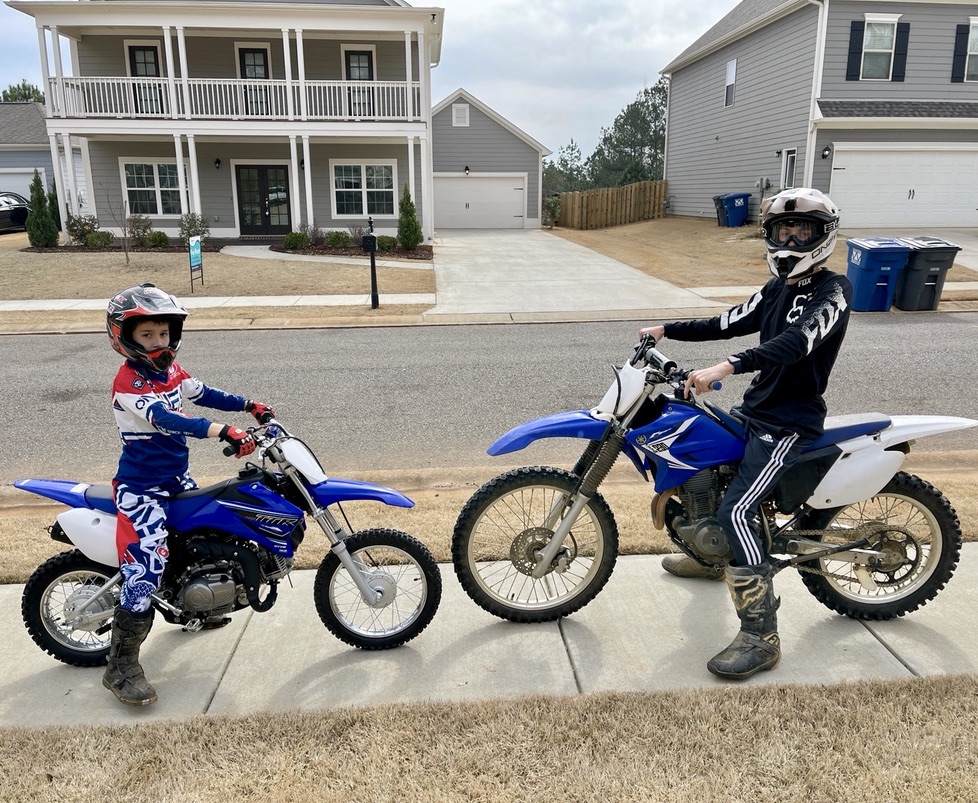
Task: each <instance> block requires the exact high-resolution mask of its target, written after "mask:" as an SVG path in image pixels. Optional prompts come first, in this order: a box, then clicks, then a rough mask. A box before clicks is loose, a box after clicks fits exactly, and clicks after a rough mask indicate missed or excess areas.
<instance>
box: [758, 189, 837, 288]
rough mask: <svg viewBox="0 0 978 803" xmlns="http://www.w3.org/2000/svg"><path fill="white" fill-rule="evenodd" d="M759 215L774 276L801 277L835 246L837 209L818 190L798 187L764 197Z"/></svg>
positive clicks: (824, 257) (825, 257) (811, 269)
mask: <svg viewBox="0 0 978 803" xmlns="http://www.w3.org/2000/svg"><path fill="white" fill-rule="evenodd" d="M761 215H762V221H761V227H762V228H763V229H764V244H765V245H766V246H767V264H768V267H769V268H770V269H771V273H773V274H774V275H775V276H779V277H780V278H782V279H796V278H799V277H801V276H804V275H806V274H808V273H810V272H811V271H813V270H814V269H815V268H816V267H818V266H819V265H821V264H822V263H823V262H825V260H826V259H828V258H829V257H830V256H831V254H832V251H833V250H834V249H835V241H836V239H837V237H838V234H839V208H838V207H837V206H836V205H835V204H834V203H833V202H832V199H831V198H829V196H828V195H826V194H825V193H823V192H820V191H819V190H813V189H808V188H805V187H799V188H797V189H791V190H784V191H782V192H779V193H778V194H777V195H774V196H772V197H770V198H765V199H764V200H763V201H761Z"/></svg>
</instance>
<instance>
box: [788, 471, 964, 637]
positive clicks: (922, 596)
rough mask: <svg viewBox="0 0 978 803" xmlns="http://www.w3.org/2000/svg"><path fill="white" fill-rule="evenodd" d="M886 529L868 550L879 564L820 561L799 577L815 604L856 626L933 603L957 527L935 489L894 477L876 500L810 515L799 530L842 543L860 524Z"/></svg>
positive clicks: (952, 558)
mask: <svg viewBox="0 0 978 803" xmlns="http://www.w3.org/2000/svg"><path fill="white" fill-rule="evenodd" d="M867 522H878V523H881V524H886V525H891V526H892V528H893V529H892V530H885V531H884V532H883V533H882V535H881V536H880V540H879V543H876V544H873V545H872V548H873V549H875V550H877V551H881V552H883V554H884V559H883V561H882V562H881V563H880V564H879V565H870V564H869V563H868V562H867V561H863V562H858V561H857V562H849V561H843V560H833V559H832V558H831V557H828V558H822V559H821V560H819V561H817V562H815V564H814V567H815V568H817V569H818V571H820V572H824V573H825V574H813V573H811V572H805V571H802V573H801V578H802V581H803V582H804V583H805V585H806V586H807V587H808V590H809V591H810V592H811V593H812V594H813V595H814V596H815V597H816V599H818V600H819V602H821V603H822V604H824V605H826V606H827V607H829V608H831V609H832V610H834V611H837V612H838V613H841V614H845V615H846V616H851V617H853V618H856V619H892V618H894V617H897V616H903V615H904V614H905V613H910V612H911V611H915V610H916V609H917V608H919V607H920V606H922V605H924V604H926V603H927V602H928V601H929V600H931V599H933V598H934V597H935V596H936V595H937V592H938V591H940V590H941V589H942V588H944V586H945V585H946V584H947V581H948V580H949V579H950V578H951V575H952V574H953V573H954V568H955V566H957V564H958V559H959V558H960V555H961V525H960V522H959V521H958V516H957V514H956V513H955V512H954V508H953V507H952V506H951V503H950V502H949V501H948V499H947V497H946V496H944V494H942V493H941V492H940V491H939V490H937V489H936V488H935V487H934V486H933V485H931V484H930V483H928V482H926V481H924V480H922V479H920V477H915V476H913V475H912V474H906V473H904V472H902V471H901V472H899V473H898V474H896V475H894V477H893V479H891V480H890V481H889V482H888V483H887V484H886V487H884V488H883V490H881V491H880V492H879V493H878V494H876V495H875V496H873V497H871V498H869V499H867V500H865V501H863V502H858V503H856V504H854V505H849V506H848V507H845V508H841V509H837V510H830V511H817V512H816V513H815V515H814V516H813V517H812V518H811V519H810V521H809V522H806V523H805V526H806V527H808V526H811V527H813V528H816V529H826V530H828V531H829V534H828V535H826V536H824V537H823V538H822V539H821V541H822V543H839V544H843V543H845V542H847V541H850V540H852V538H851V535H850V533H851V531H852V529H853V528H855V527H857V526H859V525H860V524H865V523H867Z"/></svg>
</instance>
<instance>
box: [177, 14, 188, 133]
mask: <svg viewBox="0 0 978 803" xmlns="http://www.w3.org/2000/svg"><path fill="white" fill-rule="evenodd" d="M177 50H178V51H179V52H180V87H181V89H182V91H183V116H184V117H185V118H186V119H187V120H189V119H190V117H191V109H190V81H189V77H188V75H187V39H186V37H185V36H184V33H183V26H182V25H178V26H177Z"/></svg>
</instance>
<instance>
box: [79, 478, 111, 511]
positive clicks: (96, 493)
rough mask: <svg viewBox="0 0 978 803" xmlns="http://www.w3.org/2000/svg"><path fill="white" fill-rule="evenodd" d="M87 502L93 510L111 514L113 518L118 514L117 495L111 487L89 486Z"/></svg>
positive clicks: (86, 493) (86, 496)
mask: <svg viewBox="0 0 978 803" xmlns="http://www.w3.org/2000/svg"><path fill="white" fill-rule="evenodd" d="M85 501H86V502H87V503H88V504H89V506H90V507H91V508H92V510H100V511H101V512H102V513H111V514H112V515H113V516H114V515H115V513H116V509H115V494H114V493H113V492H112V486H111V485H89V486H88V487H87V488H86V489H85Z"/></svg>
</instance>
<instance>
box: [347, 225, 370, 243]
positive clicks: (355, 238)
mask: <svg viewBox="0 0 978 803" xmlns="http://www.w3.org/2000/svg"><path fill="white" fill-rule="evenodd" d="M347 229H349V231H350V242H351V243H362V242H363V235H364V234H366V233H367V227H366V226H364V225H363V224H362V223H351V224H350V225H349V226H347Z"/></svg>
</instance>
